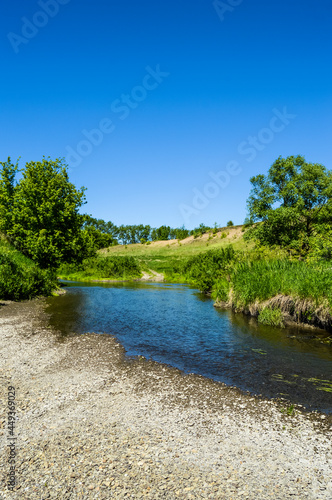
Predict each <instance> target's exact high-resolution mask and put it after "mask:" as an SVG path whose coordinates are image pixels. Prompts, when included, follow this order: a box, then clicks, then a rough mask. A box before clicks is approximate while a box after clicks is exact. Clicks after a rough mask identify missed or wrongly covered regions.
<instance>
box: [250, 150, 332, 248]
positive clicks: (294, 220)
mask: <svg viewBox="0 0 332 500" xmlns="http://www.w3.org/2000/svg"><path fill="white" fill-rule="evenodd" d="M250 182H251V184H252V186H253V187H252V190H251V193H250V196H249V199H248V201H247V205H248V211H249V216H250V221H251V222H252V223H256V222H260V224H256V225H255V226H254V227H253V228H251V229H250V230H249V231H248V232H247V233H246V234H247V238H255V239H257V240H259V241H260V242H261V243H263V244H268V245H274V244H277V245H281V246H290V247H293V248H295V249H297V250H301V251H305V252H306V251H308V250H309V248H310V241H311V239H312V237H313V236H314V235H315V233H316V232H317V228H318V227H319V226H320V225H321V224H326V223H331V222H332V172H331V171H330V170H327V169H326V167H324V166H323V165H320V164H318V163H307V162H306V161H305V159H304V157H303V156H296V157H295V156H289V157H287V158H282V157H279V158H278V159H277V160H276V161H275V162H274V163H273V165H272V166H271V167H270V169H269V171H268V174H267V175H266V176H265V175H257V176H255V177H252V178H251V179H250Z"/></svg>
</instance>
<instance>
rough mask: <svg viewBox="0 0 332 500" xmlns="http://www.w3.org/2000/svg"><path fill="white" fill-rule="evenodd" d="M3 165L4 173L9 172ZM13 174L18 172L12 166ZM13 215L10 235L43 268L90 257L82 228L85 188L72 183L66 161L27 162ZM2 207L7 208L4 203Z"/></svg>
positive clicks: (13, 203) (17, 192)
mask: <svg viewBox="0 0 332 500" xmlns="http://www.w3.org/2000/svg"><path fill="white" fill-rule="evenodd" d="M5 172H6V170H5V168H4V167H2V175H5ZM10 172H11V175H14V173H15V172H16V170H15V172H14V171H13V168H12V167H11V171H10ZM10 179H11V181H12V184H11V187H10V190H11V189H13V196H12V202H11V216H10V221H9V224H8V225H7V227H6V230H5V232H6V234H7V235H8V236H9V237H10V238H11V240H12V241H13V243H14V244H15V246H16V247H17V248H18V249H19V250H20V251H21V252H22V253H23V254H24V255H26V256H28V257H30V258H31V259H32V260H34V261H35V262H37V263H38V265H39V266H40V267H41V268H53V269H55V268H57V267H58V266H59V265H60V264H61V263H62V262H72V261H77V260H81V259H83V258H85V257H86V256H87V248H86V242H87V240H86V236H85V235H84V233H83V231H82V230H81V228H82V224H83V215H80V214H79V212H78V210H79V208H80V207H81V206H82V205H83V204H84V203H85V195H84V191H85V188H81V189H80V190H77V189H76V188H75V186H74V185H73V184H72V183H70V182H69V178H68V173H67V167H66V165H65V164H64V163H63V161H62V160H60V159H56V160H55V161H52V160H51V159H50V158H48V159H46V158H43V160H42V161H41V162H30V163H27V164H26V166H25V169H24V170H23V173H22V178H21V179H20V181H19V182H18V184H17V185H16V186H14V178H13V177H11V178H10ZM1 207H2V210H4V209H5V207H4V204H3V203H2V204H1Z"/></svg>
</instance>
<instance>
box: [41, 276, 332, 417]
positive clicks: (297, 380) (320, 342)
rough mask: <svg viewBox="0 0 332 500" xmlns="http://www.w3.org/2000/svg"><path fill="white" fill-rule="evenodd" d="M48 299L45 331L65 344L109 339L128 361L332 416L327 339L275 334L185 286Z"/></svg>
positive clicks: (290, 331)
mask: <svg viewBox="0 0 332 500" xmlns="http://www.w3.org/2000/svg"><path fill="white" fill-rule="evenodd" d="M65 285H66V290H67V293H66V294H65V295H62V296H60V297H52V298H49V299H48V308H47V313H49V314H50V324H51V325H52V326H53V327H55V328H56V329H57V330H58V331H60V332H61V334H62V336H65V337H66V336H68V335H77V334H84V333H87V332H95V333H107V334H110V335H113V336H114V337H116V338H117V340H118V341H119V342H120V343H121V344H122V345H123V346H124V348H125V350H126V355H127V356H137V355H141V356H145V357H146V358H148V359H153V360H155V361H158V362H162V363H166V364H168V365H171V366H174V367H177V368H179V369H181V370H183V371H184V372H185V373H195V374H199V375H203V376H205V377H209V378H211V379H214V380H217V381H220V382H223V383H225V384H228V385H232V386H236V387H238V388H240V389H242V390H244V391H249V392H250V393H253V394H257V395H262V396H264V397H269V398H285V399H287V400H289V401H291V402H294V403H297V404H302V405H304V406H305V407H306V408H307V409H309V410H320V411H324V412H326V413H331V412H332V346H331V344H330V343H327V342H326V340H327V337H328V334H325V333H320V334H319V335H317V334H314V333H313V332H312V331H306V330H301V329H297V328H286V329H279V328H274V327H269V326H265V325H260V324H258V323H257V321H256V320H254V319H249V318H247V317H245V316H243V315H242V314H234V313H233V312H231V311H224V310H219V309H216V308H214V307H213V302H212V300H211V299H209V298H207V297H206V296H204V295H203V294H201V293H200V292H199V291H198V290H196V289H194V288H192V287H190V286H188V285H177V284H167V283H129V282H124V283H107V284H102V283H98V284H91V283H89V284H86V283H70V282H67V283H65Z"/></svg>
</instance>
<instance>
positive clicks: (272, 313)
mask: <svg viewBox="0 0 332 500" xmlns="http://www.w3.org/2000/svg"><path fill="white" fill-rule="evenodd" d="M258 323H262V324H263V325H270V326H278V327H280V328H283V327H284V326H285V325H284V322H283V315H282V312H281V310H280V309H277V308H276V309H272V308H271V307H265V308H264V309H263V310H262V311H261V312H260V313H259V316H258Z"/></svg>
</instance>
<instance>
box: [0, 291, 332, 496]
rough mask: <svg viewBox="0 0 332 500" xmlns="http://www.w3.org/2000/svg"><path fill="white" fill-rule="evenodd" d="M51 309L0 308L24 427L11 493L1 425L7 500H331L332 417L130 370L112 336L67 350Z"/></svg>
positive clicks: (153, 367) (36, 305) (81, 340)
mask: <svg viewBox="0 0 332 500" xmlns="http://www.w3.org/2000/svg"><path fill="white" fill-rule="evenodd" d="M44 303H45V301H44V300H36V301H32V302H24V303H8V302H7V303H3V304H5V305H3V306H2V307H1V308H0V332H1V344H0V354H1V360H2V361H1V373H0V374H1V381H2V383H1V391H2V398H3V399H4V400H6V398H7V387H8V386H9V385H11V386H13V387H15V391H16V403H17V417H18V418H17V422H16V427H15V432H16V436H17V444H16V450H17V458H16V466H17V469H16V477H17V480H18V487H17V488H18V489H17V491H16V492H14V493H11V492H9V491H8V490H6V486H5V477H6V474H7V473H8V463H7V460H6V455H7V453H8V447H7V446H6V445H7V443H6V439H7V429H6V419H7V415H6V414H4V415H2V417H1V422H2V428H1V433H2V437H3V438H4V439H2V444H1V447H2V457H3V460H2V463H1V491H2V498H4V499H12V498H18V496H20V497H21V498H24V499H26V500H30V499H31V500H34V499H40V498H54V499H78V498H89V499H90V498H91V499H97V498H98V499H108V498H119V499H122V498H130V497H134V498H151V499H159V498H160V499H162V498H163V499H176V498H179V499H190V498H192V499H196V498H211V499H216V498H220V499H237V498H248V499H255V500H256V499H258V500H259V499H264V500H266V499H267V498H273V499H276V500H278V499H280V500H284V499H287V498H298V499H301V500H302V499H303V498H309V499H312V500H319V499H328V498H331V495H332V484H331V472H332V468H331V466H332V462H331V430H330V427H329V426H330V424H331V416H329V417H327V416H325V415H320V414H318V413H311V414H310V413H309V414H308V413H302V412H301V411H300V410H299V409H297V410H296V411H295V414H293V415H292V416H291V415H288V414H287V411H284V412H283V413H282V412H281V411H280V410H281V409H282V408H281V407H280V405H278V404H277V403H276V402H273V401H267V400H262V399H258V398H255V397H252V396H250V395H247V394H243V393H241V392H240V391H238V390H236V389H235V388H231V387H226V386H224V385H223V384H219V383H216V382H213V381H211V380H208V379H205V378H204V377H200V376H194V375H183V374H182V373H181V372H180V371H179V370H176V369H173V368H169V367H167V366H164V365H161V364H157V363H154V362H151V361H146V360H144V359H136V360H129V359H126V358H125V357H124V350H123V348H122V347H121V345H119V343H118V342H116V341H115V339H113V338H112V337H110V336H106V335H95V334H93V333H91V334H89V335H84V336H77V337H71V338H68V339H65V340H64V339H62V340H61V339H60V338H59V336H58V332H56V331H51V329H50V328H49V327H48V317H47V315H46V313H45V311H44ZM3 410H4V406H3V407H2V411H3ZM285 410H286V409H285Z"/></svg>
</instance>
